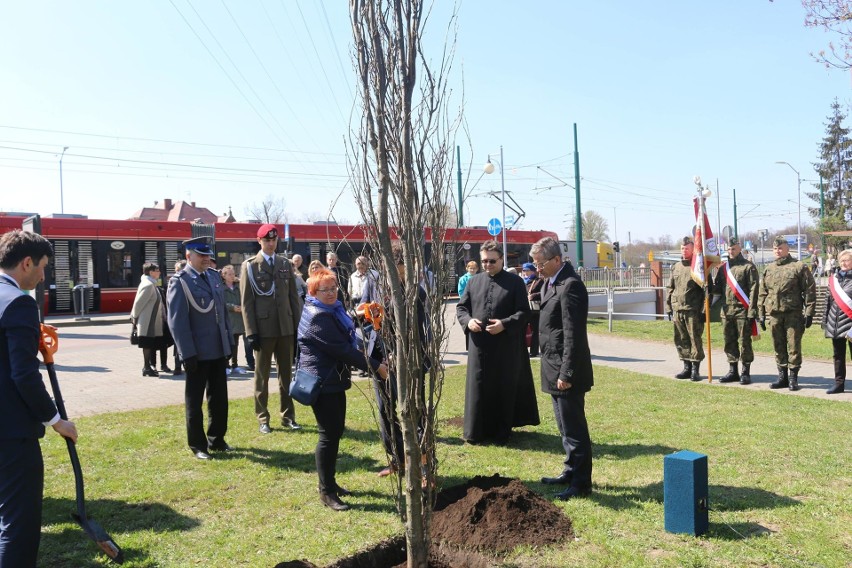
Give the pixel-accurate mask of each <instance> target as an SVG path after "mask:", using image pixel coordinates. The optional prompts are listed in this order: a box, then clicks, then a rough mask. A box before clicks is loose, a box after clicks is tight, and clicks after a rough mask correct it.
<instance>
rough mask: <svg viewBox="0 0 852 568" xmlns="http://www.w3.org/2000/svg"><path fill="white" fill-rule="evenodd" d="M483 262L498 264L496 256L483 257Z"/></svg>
mask: <svg viewBox="0 0 852 568" xmlns="http://www.w3.org/2000/svg"><path fill="white" fill-rule="evenodd" d="M482 264H497V259H496V258H483V259H482Z"/></svg>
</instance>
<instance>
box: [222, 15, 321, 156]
mask: <svg viewBox="0 0 852 568" xmlns="http://www.w3.org/2000/svg"><path fill="white" fill-rule="evenodd" d="M222 6H223V7H224V8H225V11H226V12H228V16H230V17H231V21H232V22H234V26H235V27H236V28H237V31H239V32H240V35H241V36H243V40H245V42H246V45H248V48H249V49H250V50H251V52H252V54H253V55H254V58H255V59H256V60H257V62H258V64H260V67H261V69H263V72H264V73H266V77H267V78H268V79H269V82H270V83H272V86H273V87H275V90H276V91H277V92H278V96H279V97H281V100H282V101H283V102H284V104H285V105H286V107H287V109H288V110H289V111H290V113H291V114H292V115H293V118H294V119H295V120H296V123H297V124H298V125H299V126H300V127H301V128H302V130H303V131H304V132H305V136H306V137H307V139H308V140H309V141H310V142H311V144H313V145H314V146H315V147H317V148H319V146H318V145H317V143H316V141H315V140H314V139H313V137H312V136H311V131H310V130H308V128H307V127H306V126H305V125H304V123H303V122H302V120H301V119H300V118H299V115H298V113H296V111H295V109H293V107H292V106H291V105H290V101H288V100H287V97H285V96H284V93H283V92H282V91H281V87H279V86H278V83H277V82H276V81H275V79H273V78H272V75H271V74H270V73H269V70H268V69H267V68H266V65H264V64H263V61H262V60H261V59H260V56H259V55H258V54H257V51H255V49H254V46H253V45H252V43H251V41H249V38H248V37H247V36H246V34H245V32H243V28H242V27H240V24H239V22H237V19H236V18H235V17H234V15H233V14H232V13H231V10H230V9H229V8H228V5H227V4H226V3H225V0H222ZM229 59H230V58H229ZM241 76H242V74H241ZM255 95H257V93H255ZM273 116H274V115H273ZM276 123H277V124H278V126H280V127H281V128H282V129H283V128H284V127H283V126H281V124H280V123H278V121H277V120H276ZM302 165H304V164H302Z"/></svg>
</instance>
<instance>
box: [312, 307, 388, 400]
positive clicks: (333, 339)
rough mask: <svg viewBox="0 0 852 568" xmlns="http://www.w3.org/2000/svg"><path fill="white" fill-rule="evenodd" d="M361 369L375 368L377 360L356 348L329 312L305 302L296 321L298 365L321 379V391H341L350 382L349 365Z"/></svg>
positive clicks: (350, 383) (347, 333)
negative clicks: (299, 318)
mask: <svg viewBox="0 0 852 568" xmlns="http://www.w3.org/2000/svg"><path fill="white" fill-rule="evenodd" d="M350 365H352V366H353V367H358V368H359V369H361V370H362V371H366V370H367V369H368V365H369V367H370V368H372V369H373V370H375V369H378V368H379V365H381V361H378V360H376V359H373V358H370V359H369V363H368V361H367V359H366V358H365V357H364V353H363V352H361V351H359V350H358V349H356V348H355V347H354V346H353V345H352V343H351V341H350V340H349V332H348V330H346V329H345V328H344V327H343V324H341V323H340V322H339V321H337V319H336V318H335V317H334V314H333V313H332V312H327V311H325V310H322V309H320V308H317V307H316V306H313V305H311V304H310V302H305V307H304V308H303V309H302V319H301V320H300V321H299V368H301V369H303V370H305V371H307V372H309V373H311V374H312V375H316V376H317V377H319V378H320V379H322V381H323V383H322V390H321V392H323V393H332V392H342V391H344V390H347V389H348V388H349V387H351V386H352V380H351V378H350V372H349V366H350Z"/></svg>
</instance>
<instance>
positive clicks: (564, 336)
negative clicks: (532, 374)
mask: <svg viewBox="0 0 852 568" xmlns="http://www.w3.org/2000/svg"><path fill="white" fill-rule="evenodd" d="M588 317H589V293H588V291H587V290H586V285H585V284H583V281H582V280H581V279H580V277H579V276H578V275H577V273H576V272H575V271H574V267H573V266H571V264H570V263H568V262H566V263H564V264H563V265H562V269H561V270H560V271H559V273H558V274H557V275H556V280H555V281H554V283H553V285H552V286H550V287H549V288H548V290H547V291H546V292H543V293H542V295H541V319H540V321H539V328H538V336H539V343H540V349H541V390H542V391H544V392H546V393H548V394H553V395H564V394H566V393H567V391H560V390H558V389H557V388H556V381H557V379H562V380H563V381H566V382H569V383H571V384H572V385H573V386H572V387H571V390H574V389H579V390H580V391H582V392H588V391H589V390H591V388H592V385H593V384H594V383H595V380H594V373H593V371H592V354H591V352H590V351H589V337H588V335H587V333H586V324H587V320H588ZM569 372H570V377H569Z"/></svg>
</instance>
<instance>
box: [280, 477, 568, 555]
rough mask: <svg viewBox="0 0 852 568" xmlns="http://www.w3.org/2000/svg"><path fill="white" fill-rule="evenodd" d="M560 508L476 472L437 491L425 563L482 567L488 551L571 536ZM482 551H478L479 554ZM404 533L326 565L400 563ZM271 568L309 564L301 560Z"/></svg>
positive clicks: (517, 484) (521, 488)
mask: <svg viewBox="0 0 852 568" xmlns="http://www.w3.org/2000/svg"><path fill="white" fill-rule="evenodd" d="M573 537H574V531H573V529H572V526H571V520H570V519H568V517H566V516H565V515H564V514H563V513H562V510H561V509H560V508H559V507H557V506H556V505H554V504H553V503H551V502H550V501H548V500H546V499H544V498H543V497H541V496H540V495H538V494H537V493H533V492H532V491H530V490H529V489H527V487H526V486H525V485H524V484H523V483H521V482H520V481H519V480H517V479H509V478H506V477H500V476H499V475H494V476H492V477H483V476H477V477H474V478H473V479H471V480H470V481H468V482H467V483H465V484H464V485H457V486H455V487H449V488H447V489H445V490H443V491H441V493H439V494H438V498H437V502H436V503H435V510H434V512H433V514H432V543H433V544H432V547H431V551H430V557H429V566H430V568H462V567H463V568H481V567H482V568H484V567H487V566H491V565H493V564H494V562H493V560H492V559H491V558H490V557H491V556H493V555H495V554H496V555H499V554H503V553H507V552H509V551H511V550H512V549H514V548H515V547H516V546H518V545H521V544H527V545H530V546H545V545H549V544H555V543H558V542H564V541H566V540H569V539H573ZM480 553H482V554H480ZM405 566H406V561H405V538H404V537H396V538H393V539H390V540H386V541H383V542H380V543H379V544H377V545H375V546H373V547H371V548H369V549H367V550H362V551H361V552H357V553H356V554H353V555H352V556H349V557H347V558H342V559H340V560H338V561H337V562H335V563H334V564H331V565H329V566H328V568H405ZM276 568H314V565H313V564H311V563H309V562H306V561H299V560H297V561H292V562H287V563H281V564H279V565H278V566H277V567H276Z"/></svg>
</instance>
